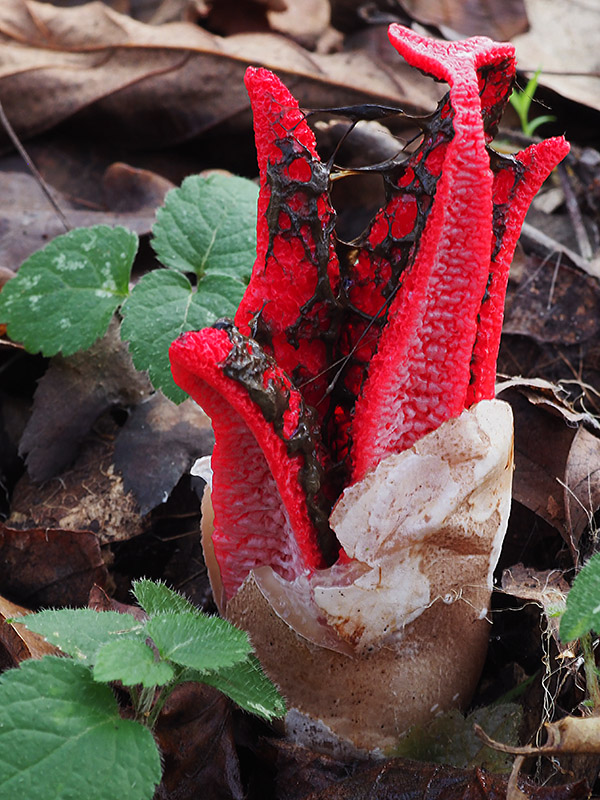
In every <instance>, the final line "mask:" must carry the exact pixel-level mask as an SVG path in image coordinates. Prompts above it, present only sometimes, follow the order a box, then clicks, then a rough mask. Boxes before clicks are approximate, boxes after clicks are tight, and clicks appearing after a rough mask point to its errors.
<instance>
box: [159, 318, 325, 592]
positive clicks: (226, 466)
mask: <svg viewBox="0 0 600 800" xmlns="http://www.w3.org/2000/svg"><path fill="white" fill-rule="evenodd" d="M170 358H171V368H172V372H173V377H174V379H175V381H176V382H177V384H178V385H179V386H181V387H182V388H183V389H184V390H185V391H186V392H187V393H188V394H189V395H190V396H191V397H193V398H194V400H196V402H197V403H199V404H200V405H201V406H202V407H203V408H204V410H205V411H206V413H207V414H208V415H209V417H210V418H211V420H212V423H213V428H214V432H215V440H216V444H215V448H214V451H213V457H212V467H213V475H214V478H213V487H212V501H213V507H214V510H215V533H214V535H213V543H214V549H215V556H216V558H217V561H218V563H219V566H220V569H221V576H222V580H223V585H224V588H225V592H226V595H227V597H230V596H232V595H233V594H235V592H236V591H237V590H238V589H239V587H240V585H241V583H242V582H243V580H244V578H245V577H246V575H247V574H248V572H249V571H250V570H251V569H254V568H256V567H259V566H263V565H265V564H267V565H270V566H272V567H273V568H274V569H275V570H276V571H277V572H278V573H280V574H281V575H282V576H283V577H285V578H286V579H287V580H293V579H294V578H296V577H297V576H298V575H301V574H304V573H310V572H312V571H313V570H315V569H317V568H319V567H324V566H326V558H325V556H324V555H323V554H324V553H329V557H330V560H331V557H332V556H333V551H334V550H335V541H334V539H333V535H332V534H331V532H330V531H329V527H328V525H327V524H326V520H327V510H325V511H324V512H323V511H321V510H320V509H319V508H318V507H317V506H318V497H317V495H318V473H319V466H318V463H317V456H316V448H317V447H318V445H317V444H316V443H315V441H314V438H313V434H312V432H311V429H310V425H311V423H310V419H309V418H308V417H307V412H306V410H305V407H304V403H303V400H302V397H301V396H300V394H299V392H298V391H297V390H296V389H294V388H293V387H292V386H291V384H290V380H289V378H288V377H287V375H285V373H283V372H282V371H281V370H280V369H279V368H278V367H277V366H276V365H275V363H274V362H273V361H272V359H270V358H269V357H268V356H266V355H265V354H264V353H263V352H262V351H261V349H260V347H259V346H258V345H257V344H256V342H253V341H252V340H251V339H246V338H245V337H242V336H241V335H240V334H239V333H238V332H237V331H236V330H235V328H233V326H232V325H231V324H229V325H226V324H224V326H223V327H222V328H221V329H219V328H207V329H204V330H202V331H200V332H197V333H186V334H184V335H182V336H180V337H179V339H177V340H176V341H175V342H174V343H173V344H172V345H171V349H170ZM311 457H312V461H311ZM307 500H308V501H309V502H307ZM311 501H312V505H311ZM319 511H321V515H320V519H321V522H324V523H325V530H323V527H324V526H323V525H321V530H319V520H318V519H316V517H317V515H318V512H319ZM315 512H316V513H315ZM328 532H329V534H328Z"/></svg>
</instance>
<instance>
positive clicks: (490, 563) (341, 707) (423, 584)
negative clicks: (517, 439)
mask: <svg viewBox="0 0 600 800" xmlns="http://www.w3.org/2000/svg"><path fill="white" fill-rule="evenodd" d="M512 469H513V421H512V413H511V409H510V406H508V405H507V404H506V403H504V402H502V401H499V400H484V401H481V402H480V403H478V404H476V405H475V406H473V407H472V408H470V409H469V410H466V411H464V412H463V413H462V414H461V415H460V417H458V418H456V419H451V420H449V421H447V422H445V423H444V424H443V425H441V426H440V427H439V428H438V429H437V430H435V431H434V432H432V433H430V434H428V435H427V436H425V437H423V438H422V439H421V440H419V441H418V442H417V443H416V444H415V445H414V446H413V447H411V448H410V449H409V450H406V451H404V452H402V453H400V454H394V455H391V456H388V457H387V458H385V459H384V460H383V461H381V463H380V464H379V465H378V466H377V468H376V469H375V470H373V471H372V472H370V473H369V474H367V475H366V477H365V478H364V479H363V480H362V481H360V482H358V483H356V484H354V485H352V486H350V487H348V488H347V489H346V490H345V491H344V493H343V494H342V496H341V498H340V499H339V501H338V502H337V504H336V506H335V508H334V510H333V513H332V514H331V525H332V527H333V529H334V530H335V532H336V534H337V536H338V538H339V540H340V542H341V544H342V546H343V547H344V549H345V551H346V553H347V554H348V556H350V558H351V560H350V562H349V563H347V564H341V565H340V564H336V565H334V566H333V567H331V568H330V569H327V570H318V571H317V572H315V573H313V574H312V575H311V576H309V577H307V576H303V577H301V578H298V579H297V580H296V581H294V582H293V583H290V582H287V581H285V580H283V579H282V578H281V577H280V576H279V575H277V574H276V573H275V572H274V571H273V570H272V569H271V568H270V567H261V568H260V569H259V570H257V571H256V572H253V573H251V574H250V575H249V576H248V578H247V579H246V581H245V582H244V584H243V585H242V587H241V588H240V590H239V591H238V593H237V594H236V595H235V596H234V597H233V598H232V599H231V600H230V601H229V602H228V603H227V608H226V615H227V617H228V618H229V619H230V620H232V621H233V622H235V623H236V624H238V625H240V626H241V627H242V628H244V629H245V630H247V631H248V633H249V634H250V637H251V640H252V643H253V645H254V647H255V650H256V653H257V655H258V657H259V659H260V661H261V663H262V664H263V667H264V668H265V671H266V672H267V674H268V675H269V676H270V677H271V679H272V680H273V681H274V682H275V683H276V684H277V685H278V686H279V687H280V688H281V691H282V692H283V694H284V695H285V697H286V698H287V700H288V705H289V707H290V709H292V712H291V714H290V715H288V717H289V721H290V725H291V727H293V728H294V730H295V731H296V732H297V731H298V730H301V729H302V727H303V726H302V724H299V722H298V720H304V722H305V723H306V725H308V728H306V725H305V726H304V731H305V734H306V731H307V730H308V731H309V733H308V735H310V736H312V735H313V734H315V731H317V730H320V731H321V733H323V731H325V732H327V731H330V732H332V734H333V736H334V738H336V737H337V738H339V739H341V740H345V741H346V742H349V743H351V745H352V746H354V747H355V748H359V749H365V750H381V751H385V750H386V749H387V748H390V747H393V745H394V743H395V741H396V740H397V738H398V736H399V735H400V734H401V733H402V732H404V731H405V730H407V728H409V727H410V726H411V725H413V724H414V723H417V722H425V721H427V720H428V719H429V718H431V717H433V716H434V715H435V714H437V713H439V712H440V711H443V710H444V709H448V708H452V707H456V706H458V707H461V706H465V705H466V704H467V703H468V702H469V700H470V698H471V695H472V693H473V691H474V688H475V685H476V683H477V680H478V678H479V675H480V671H481V667H482V665H483V661H484V658H485V653H486V648H487V640H488V635H489V629H490V627H489V622H488V619H487V611H488V607H489V601H490V594H491V589H492V574H493V571H494V567H495V565H496V563H497V560H498V556H499V553H500V548H501V545H502V540H503V537H504V534H505V531H506V526H507V522H508V516H509V511H510V499H511V482H512ZM205 536H206V530H205ZM211 574H212V576H213V580H215V583H218V576H216V575H215V569H214V566H212V567H211ZM218 593H219V594H220V592H218ZM298 712H299V713H298Z"/></svg>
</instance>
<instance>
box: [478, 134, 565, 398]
mask: <svg viewBox="0 0 600 800" xmlns="http://www.w3.org/2000/svg"><path fill="white" fill-rule="evenodd" d="M568 152H569V144H568V143H567V142H566V141H565V139H564V138H562V137H555V138H553V139H547V140H546V141H544V142H540V143H539V144H533V145H531V146H530V147H528V148H527V149H526V150H524V151H523V152H521V153H517V155H516V156H514V158H507V157H499V156H497V155H496V156H495V159H493V160H492V168H493V170H494V188H493V201H494V223H493V231H494V239H493V243H492V261H491V267H490V275H489V280H488V286H487V290H486V294H485V297H484V300H483V303H482V304H481V309H480V311H479V324H478V328H477V339H476V341H475V346H474V348H473V358H472V363H471V371H472V382H471V385H470V386H469V388H468V390H467V398H466V403H465V406H466V407H467V408H468V407H469V406H471V405H472V404H473V403H477V402H478V401H479V400H484V399H489V398H491V397H493V396H494V385H495V382H496V362H497V360H498V351H499V349H500V334H501V332H502V320H503V317H504V298H505V295H506V286H507V283H508V274H509V271H510V264H511V261H512V258H513V255H514V251H515V247H516V245H517V241H518V238H519V234H520V232H521V227H522V225H523V220H524V219H525V214H526V213H527V210H528V208H529V206H530V204H531V201H532V200H533V198H534V197H535V195H536V194H537V192H538V190H539V189H540V187H541V185H542V184H543V182H544V181H545V180H546V178H547V177H548V175H550V173H551V172H552V170H553V169H554V167H555V166H556V165H557V164H559V163H560V162H561V161H562V160H563V158H564V157H565V156H566V155H567V153H568Z"/></svg>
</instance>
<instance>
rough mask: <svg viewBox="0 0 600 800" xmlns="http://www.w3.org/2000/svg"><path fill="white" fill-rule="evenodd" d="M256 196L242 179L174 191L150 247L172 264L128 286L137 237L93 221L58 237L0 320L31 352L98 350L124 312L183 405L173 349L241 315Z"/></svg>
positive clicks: (29, 267)
mask: <svg viewBox="0 0 600 800" xmlns="http://www.w3.org/2000/svg"><path fill="white" fill-rule="evenodd" d="M257 195H258V188H257V187H256V186H255V184H254V183H252V181H249V180H247V179H245V178H239V177H236V176H229V177H227V176H223V175H210V176H209V177H206V178H204V177H200V176H191V177H189V178H186V179H185V180H184V181H183V183H182V185H181V186H180V187H179V188H178V189H173V190H172V191H171V192H169V193H168V194H167V197H166V199H165V203H164V205H163V207H162V208H160V209H159V210H158V212H157V221H156V224H155V225H154V228H153V234H154V238H153V240H152V247H153V248H154V251H155V252H156V255H157V256H158V258H159V259H160V261H161V262H162V263H163V264H164V265H165V267H166V269H157V270H153V271H152V272H149V273H148V274H146V275H144V276H143V277H142V278H141V280H140V281H139V282H138V283H137V285H136V286H135V287H134V288H133V289H132V290H131V291H130V289H129V280H130V275H131V268H132V265H133V261H134V258H135V255H136V252H137V248H138V239H137V236H136V234H135V233H133V232H132V231H129V230H126V229H125V228H122V227H116V228H110V227H108V226H106V225H96V226H94V227H92V228H78V229H75V230H72V231H70V232H69V233H66V234H63V235H62V236H58V237H57V238H56V239H54V240H53V241H52V242H50V243H49V244H48V245H47V246H46V247H44V248H43V249H42V250H39V251H38V252H36V253H34V254H33V255H32V256H30V257H29V258H28V259H27V260H26V261H25V262H24V263H23V264H22V266H21V268H20V269H19V272H18V273H17V275H16V276H15V277H14V278H13V279H12V280H10V281H9V282H8V283H7V284H6V286H5V287H4V289H3V290H2V292H1V293H0V323H6V324H7V332H8V335H9V336H10V337H11V338H12V339H13V340H15V341H18V342H22V344H23V345H24V346H25V349H26V350H28V351H29V352H31V353H38V352H40V353H42V354H43V355H45V356H53V355H56V354H57V353H62V354H63V355H64V356H69V355H72V354H73V353H76V352H78V351H80V350H86V349H87V348H89V347H91V346H92V345H93V344H94V342H95V341H96V340H97V339H99V338H100V337H102V336H103V335H104V334H105V333H106V331H107V328H108V325H109V323H110V321H111V319H112V316H113V314H114V313H115V312H117V311H120V313H121V315H122V317H123V322H122V325H121V337H122V338H123V339H124V340H126V341H127V342H129V349H130V351H131V355H132V358H133V363H134V365H135V366H136V368H137V369H139V370H148V372H149V375H150V380H151V381H152V383H153V385H154V387H155V388H157V389H160V390H161V391H162V392H163V393H164V394H165V395H166V396H167V397H168V398H169V399H170V400H173V401H174V402H176V403H180V402H182V401H183V400H185V398H186V397H187V395H186V394H185V393H184V392H183V391H182V390H181V389H179V387H177V386H176V385H175V383H174V382H173V379H172V377H171V370H170V367H169V359H168V348H169V345H170V343H171V342H172V341H173V340H174V339H176V338H177V336H179V334H180V333H183V332H185V331H189V330H196V329H198V328H203V327H205V326H207V325H212V323H213V322H215V320H217V319H218V318H219V317H223V316H233V315H234V314H235V311H236V309H237V306H238V304H239V302H240V300H241V298H242V295H243V293H244V289H245V287H246V284H247V282H248V279H249V277H250V273H251V271H252V265H253V263H254V258H255V254H256V201H257ZM188 274H189V275H192V276H193V281H194V284H195V285H192V281H190V279H189V278H188V277H187V275H188Z"/></svg>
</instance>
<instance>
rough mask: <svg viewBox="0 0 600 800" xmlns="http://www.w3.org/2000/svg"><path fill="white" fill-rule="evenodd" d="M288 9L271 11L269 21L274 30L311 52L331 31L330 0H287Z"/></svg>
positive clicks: (268, 14) (268, 13)
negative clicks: (329, 30) (328, 31)
mask: <svg viewBox="0 0 600 800" xmlns="http://www.w3.org/2000/svg"><path fill="white" fill-rule="evenodd" d="M285 5H286V6H287V8H284V9H281V8H280V9H279V10H274V9H273V10H270V11H268V12H267V19H268V21H269V25H270V26H271V28H272V30H274V31H277V32H278V33H284V34H287V35H288V36H290V37H291V38H292V39H294V40H295V41H296V42H298V43H299V44H301V45H303V46H304V47H306V48H307V49H309V50H314V49H315V48H317V47H318V41H319V39H320V38H321V37H322V36H323V35H324V34H325V33H326V31H327V30H328V29H329V23H330V18H331V9H330V7H329V1H328V0H286V2H285Z"/></svg>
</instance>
